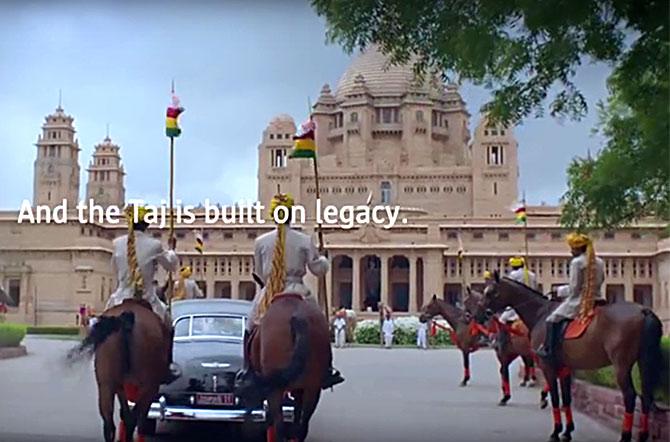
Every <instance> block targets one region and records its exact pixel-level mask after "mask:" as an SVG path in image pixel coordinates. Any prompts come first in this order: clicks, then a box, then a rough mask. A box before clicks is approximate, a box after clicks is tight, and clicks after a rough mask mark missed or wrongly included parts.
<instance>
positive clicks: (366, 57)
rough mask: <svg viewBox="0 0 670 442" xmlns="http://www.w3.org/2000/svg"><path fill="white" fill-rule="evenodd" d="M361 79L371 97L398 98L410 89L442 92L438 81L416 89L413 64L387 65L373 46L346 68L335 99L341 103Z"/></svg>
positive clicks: (435, 79)
mask: <svg viewBox="0 0 670 442" xmlns="http://www.w3.org/2000/svg"><path fill="white" fill-rule="evenodd" d="M359 75H360V76H362V77H363V79H364V80H365V86H366V87H367V89H368V91H369V92H370V94H371V95H373V96H401V95H404V94H405V93H406V92H407V91H408V90H409V89H410V88H412V89H415V90H416V89H417V88H418V89H419V90H420V91H422V92H425V93H431V92H433V93H437V94H438V95H439V94H440V93H441V92H442V91H441V89H442V82H441V81H440V80H439V79H438V78H437V77H432V79H431V80H432V81H427V80H428V79H429V78H430V77H428V76H426V79H424V81H423V84H422V85H420V86H419V84H418V81H417V78H416V76H415V74H414V71H413V67H412V64H411V63H410V64H406V65H395V64H391V63H390V62H389V59H388V57H386V56H385V55H383V54H382V53H381V52H380V51H379V50H378V48H377V47H376V46H370V47H368V48H367V49H366V50H365V51H363V52H362V53H360V54H359V55H358V57H356V59H354V61H353V62H352V63H351V65H349V67H348V68H347V70H346V71H345V72H344V74H343V75H342V77H341V78H340V82H339V83H338V85H337V92H336V96H337V97H338V98H340V99H342V98H344V96H345V95H346V94H347V93H349V92H350V91H351V90H352V89H353V88H354V86H355V83H356V77H358V76H359Z"/></svg>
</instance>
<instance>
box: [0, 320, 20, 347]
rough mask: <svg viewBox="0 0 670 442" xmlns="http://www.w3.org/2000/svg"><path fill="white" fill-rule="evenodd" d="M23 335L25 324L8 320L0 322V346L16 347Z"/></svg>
mask: <svg viewBox="0 0 670 442" xmlns="http://www.w3.org/2000/svg"><path fill="white" fill-rule="evenodd" d="M25 336H26V326H25V325H22V324H11V323H9V322H3V323H1V324H0V347H18V346H19V345H20V344H21V341H23V338H24V337H25Z"/></svg>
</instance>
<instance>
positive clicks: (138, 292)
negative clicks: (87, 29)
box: [125, 206, 146, 300]
mask: <svg viewBox="0 0 670 442" xmlns="http://www.w3.org/2000/svg"><path fill="white" fill-rule="evenodd" d="M137 209H138V210H137V218H138V220H144V215H145V214H146V209H145V208H144V207H141V206H140V207H138V208H137ZM134 212H135V209H134V206H128V207H126V212H125V215H126V221H127V222H128V243H127V246H126V249H127V250H126V253H127V255H126V258H127V260H128V271H129V272H130V282H131V283H132V285H133V297H134V298H135V299H138V300H139V299H142V297H143V296H144V280H143V279H142V273H141V272H140V268H139V264H138V263H137V248H136V246H135V213H134Z"/></svg>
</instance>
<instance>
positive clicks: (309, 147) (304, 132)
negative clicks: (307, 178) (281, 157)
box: [289, 117, 316, 158]
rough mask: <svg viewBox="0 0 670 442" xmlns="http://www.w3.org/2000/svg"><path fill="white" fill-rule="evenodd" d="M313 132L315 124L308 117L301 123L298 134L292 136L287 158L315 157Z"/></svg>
mask: <svg viewBox="0 0 670 442" xmlns="http://www.w3.org/2000/svg"><path fill="white" fill-rule="evenodd" d="M315 132H316V124H315V123H314V121H312V118H311V117H310V118H309V120H307V121H306V122H304V123H303V124H302V125H301V130H300V134H298V135H295V136H294V137H293V151H292V152H291V153H290V154H289V158H316V142H315V141H314V133H315Z"/></svg>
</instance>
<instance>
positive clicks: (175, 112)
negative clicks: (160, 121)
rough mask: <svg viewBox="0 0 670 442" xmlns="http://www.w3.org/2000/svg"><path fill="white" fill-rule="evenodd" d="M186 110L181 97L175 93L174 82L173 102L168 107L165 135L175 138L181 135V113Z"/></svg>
mask: <svg viewBox="0 0 670 442" xmlns="http://www.w3.org/2000/svg"><path fill="white" fill-rule="evenodd" d="M182 112H184V108H183V107H181V105H180V102H179V97H177V95H175V93H174V83H173V84H172V103H171V104H170V105H169V106H168V108H167V116H166V117H165V136H167V137H168V138H175V137H178V136H179V135H181V129H180V128H179V121H178V118H179V115H180V114H181V113H182Z"/></svg>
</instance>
